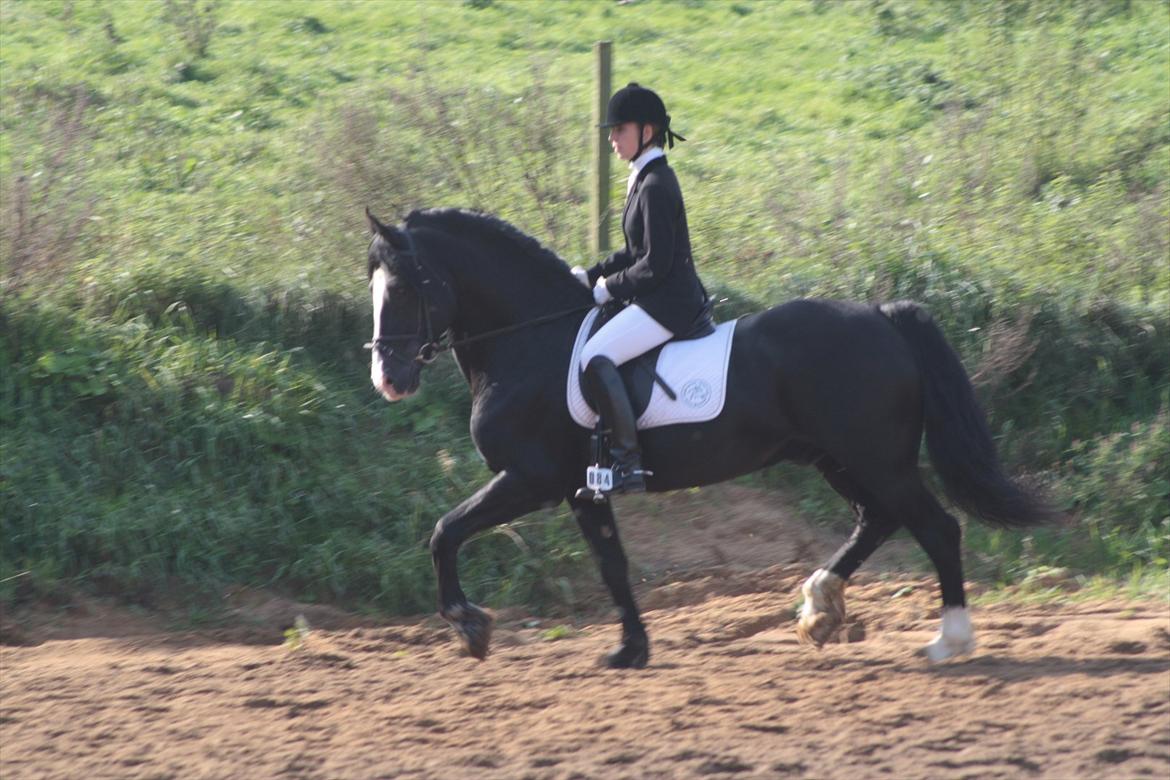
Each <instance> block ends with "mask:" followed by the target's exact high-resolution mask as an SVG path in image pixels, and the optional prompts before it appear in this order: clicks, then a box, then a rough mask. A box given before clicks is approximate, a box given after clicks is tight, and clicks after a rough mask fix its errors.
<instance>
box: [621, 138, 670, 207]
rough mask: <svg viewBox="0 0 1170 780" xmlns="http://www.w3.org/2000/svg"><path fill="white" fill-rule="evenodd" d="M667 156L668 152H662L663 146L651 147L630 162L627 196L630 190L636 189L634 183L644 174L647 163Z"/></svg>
mask: <svg viewBox="0 0 1170 780" xmlns="http://www.w3.org/2000/svg"><path fill="white" fill-rule="evenodd" d="M665 156H666V152H664V151H662V147H661V146H651V147H649V148H647V149H646V150H645V151H644V152H642V153H641V154H640V155H638V156H637V157H635V158H634V159H633V160H630V178H629V179H627V180H626V194H627V195H629V194H630V190H632V189H634V182H636V181H637V180H638V174H639V173H641V172H642V169H643V168H645V167H646V164H647V163H649V162H650V161H651V160H657V159H658V158H659V157H665Z"/></svg>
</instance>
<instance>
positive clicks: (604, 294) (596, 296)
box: [593, 276, 613, 306]
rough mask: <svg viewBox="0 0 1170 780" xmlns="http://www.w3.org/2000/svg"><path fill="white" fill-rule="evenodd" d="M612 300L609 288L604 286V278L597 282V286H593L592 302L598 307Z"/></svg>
mask: <svg viewBox="0 0 1170 780" xmlns="http://www.w3.org/2000/svg"><path fill="white" fill-rule="evenodd" d="M612 300H613V294H612V293H610V291H609V288H608V287H606V286H605V277H604V276H603V277H601V278H600V279H598V280H597V284H595V285H593V302H594V303H596V304H597V305H598V306H600V305H602V304H603V303H609V302H610V301H612Z"/></svg>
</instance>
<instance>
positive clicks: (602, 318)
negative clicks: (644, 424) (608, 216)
mask: <svg viewBox="0 0 1170 780" xmlns="http://www.w3.org/2000/svg"><path fill="white" fill-rule="evenodd" d="M623 308H625V307H624V305H623V304H621V303H620V302H618V301H611V302H609V303H607V304H606V305H605V306H603V307H601V311H600V312H599V313H598V315H597V318H596V319H595V320H594V321H593V326H592V327H591V328H590V329H589V333H588V335H587V337H586V340H588V339H590V338H593V334H594V333H596V332H597V331H599V330H600V329H601V326H603V325H605V323H607V322H609V321H610V320H611V319H613V318H614V317H615V316H617V314H618V313H619V312H621V310H622V309H623ZM714 308H715V305H714V303H713V302H712V301H710V300H708V301H707V303H705V304H704V305H703V308H702V309H701V310H700V311H699V314H698V316H696V317H695V320H694V322H693V323H692V324H691V327H690V329H688V330H687V332H686V333H684V334H682V335H680V336H675V337H674V338H672V339H671V340H670V341H667V342H665V343H663V344H660V345H658V346H657V347H655V348H654V349H652V350H650V351H649V352H645V353H643V354H641V355H639V356H638V357H636V358H634V359H633V360H630V361H628V362H626V363H624V364H622V365H621V366H619V367H618V373H619V374H621V377H622V383H623V384H625V386H626V394H627V395H628V396H629V398H630V406H631V407H633V410H634V417H635V419H636V418H639V417H641V416H642V415H643V414H644V413H645V412H646V409H647V408H648V407H649V406H650V398H651V396H652V394H653V392H654V385H655V383H657V384H658V386H659V387H660V388H662V392H664V393H666V395H667V396H668V397H669V398H670V399H671V400H672V401H673V400H675V398H676V397H677V395H676V393H675V391H674V388H672V387H671V386H670V385H668V384H667V383H666V380H664V379H663V378H662V377H661V376H659V374H658V371H657V368H656V366H657V365H658V357H659V354H660V353H661V352H662V350H663V348H664V347H666V346H667V345H669V344H673V343H675V342H678V341H692V340H694V339H701V338H703V337H705V336H710V335H711V334H712V333H714V332H715V318H714V316H713V312H714ZM584 374H585V372H584V370H583V369H581V368H578V369H577V382H578V383H580V382H581V378H582V377H583V376H584ZM585 403H587V404H588V405H589V408H590V409H592V410H593V411H594V412H596V411H597V406H596V405H595V404H594V403H593V401H592V400H591V399H590V398H588V397H586V398H585Z"/></svg>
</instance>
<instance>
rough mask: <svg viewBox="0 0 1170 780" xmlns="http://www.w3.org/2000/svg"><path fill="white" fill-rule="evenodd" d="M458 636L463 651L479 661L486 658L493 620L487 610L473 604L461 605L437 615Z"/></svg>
mask: <svg viewBox="0 0 1170 780" xmlns="http://www.w3.org/2000/svg"><path fill="white" fill-rule="evenodd" d="M439 614H440V615H442V617H443V619H444V620H446V621H447V622H448V623H450V624H451V627H452V628H454V629H455V632H456V633H457V634H459V641H460V642H461V643H462V644H463V649H464V650H465V651H466V652H467V654H468V655H470V656H471V657H472V658H475V659H478V660H480V661H482V660H484V659H485V658H487V656H488V649H489V647H490V645H491V643H492V625H493V624H494V623H495V618H493V617H492V615H491V613H490V612H488V611H487V610H484V609H480V608H479V607H477V606H475V605H474V604H470V603H468V604H461V605H456V606H454V607H451V608H450V609H448V610H445V611H443V612H440V613H439Z"/></svg>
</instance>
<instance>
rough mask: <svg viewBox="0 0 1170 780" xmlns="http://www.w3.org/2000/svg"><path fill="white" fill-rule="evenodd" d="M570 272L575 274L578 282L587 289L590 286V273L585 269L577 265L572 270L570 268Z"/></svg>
mask: <svg viewBox="0 0 1170 780" xmlns="http://www.w3.org/2000/svg"><path fill="white" fill-rule="evenodd" d="M569 270H570V271H572V272H573V278H575V279H576V280H577V281H578V282H580V283H581V284H583V285H585V286H586V287H588V286H589V272H588V271H586V270H585V269H584V268H582V267H581V266H579V265H575V266H573V267H572V268H570V269H569Z"/></svg>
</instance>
